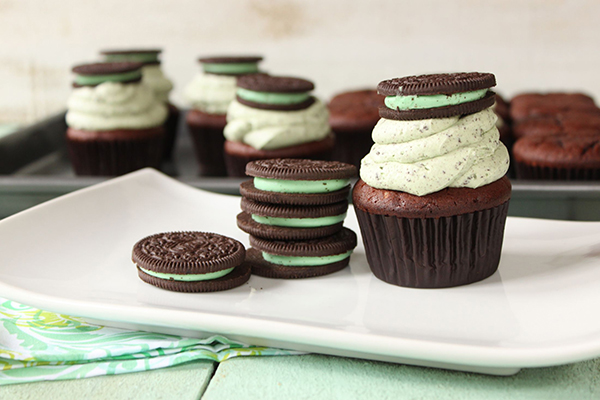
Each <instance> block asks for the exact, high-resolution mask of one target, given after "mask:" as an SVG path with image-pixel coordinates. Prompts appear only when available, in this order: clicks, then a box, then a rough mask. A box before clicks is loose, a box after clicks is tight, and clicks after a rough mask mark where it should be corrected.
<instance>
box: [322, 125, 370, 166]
mask: <svg viewBox="0 0 600 400" xmlns="http://www.w3.org/2000/svg"><path fill="white" fill-rule="evenodd" d="M371 147H373V139H372V138H371V131H367V132H352V133H349V132H344V133H338V134H336V135H335V147H334V149H333V154H332V155H331V159H332V160H335V161H341V162H345V163H348V164H352V165H354V166H356V168H360V161H361V160H362V159H363V158H364V157H365V156H366V155H367V154H368V153H369V151H370V150H371Z"/></svg>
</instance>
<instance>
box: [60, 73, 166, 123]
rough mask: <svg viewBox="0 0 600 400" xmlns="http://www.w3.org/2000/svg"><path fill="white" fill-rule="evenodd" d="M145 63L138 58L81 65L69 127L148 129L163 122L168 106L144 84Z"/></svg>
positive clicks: (71, 103) (69, 116) (70, 98)
mask: <svg viewBox="0 0 600 400" xmlns="http://www.w3.org/2000/svg"><path fill="white" fill-rule="evenodd" d="M141 68H142V64H141V63H134V62H117V63H95V64H84V65H78V66H76V67H74V68H73V72H74V73H75V74H76V77H75V83H74V85H73V86H74V89H73V91H72V93H71V96H70V97H69V100H68V104H67V109H68V110H67V115H66V121H67V125H68V126H69V127H72V128H75V129H82V130H88V131H110V130H117V129H146V128H152V127H157V126H160V125H162V124H163V123H164V121H165V119H166V118H167V107H166V106H165V105H164V104H163V103H162V102H161V101H160V100H158V99H157V98H156V97H155V95H154V93H153V91H152V89H150V88H149V87H147V86H146V85H140V84H139V82H140V80H141V79H142V78H141V77H142V72H141Z"/></svg>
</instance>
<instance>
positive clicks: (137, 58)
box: [100, 49, 162, 65]
mask: <svg viewBox="0 0 600 400" xmlns="http://www.w3.org/2000/svg"><path fill="white" fill-rule="evenodd" d="M160 53H162V50H161V49H127V50H102V51H101V52H100V54H102V55H103V56H104V59H105V60H106V61H108V62H119V61H134V62H141V63H142V64H144V65H159V64H160V60H159V58H158V57H159V55H160Z"/></svg>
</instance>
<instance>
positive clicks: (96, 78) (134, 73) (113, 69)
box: [72, 61, 143, 87]
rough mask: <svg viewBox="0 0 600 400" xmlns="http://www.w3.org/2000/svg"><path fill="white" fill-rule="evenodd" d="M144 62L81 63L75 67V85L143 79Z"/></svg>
mask: <svg viewBox="0 0 600 400" xmlns="http://www.w3.org/2000/svg"><path fill="white" fill-rule="evenodd" d="M142 66H143V64H142V63H139V62H127V61H125V62H112V63H93V64H80V65H76V66H74V67H73V69H72V71H73V73H74V74H75V81H74V82H73V87H82V86H97V85H99V84H101V83H104V82H119V83H135V82H139V81H141V80H142Z"/></svg>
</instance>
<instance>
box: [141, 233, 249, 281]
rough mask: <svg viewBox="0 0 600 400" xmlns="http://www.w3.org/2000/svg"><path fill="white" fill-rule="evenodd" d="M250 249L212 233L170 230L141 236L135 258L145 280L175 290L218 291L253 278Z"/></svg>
mask: <svg viewBox="0 0 600 400" xmlns="http://www.w3.org/2000/svg"><path fill="white" fill-rule="evenodd" d="M245 256H246V250H245V249H244V245H242V243H240V242H238V241H237V240H235V239H232V238H230V237H227V236H223V235H219V234H216V233H208V232H166V233H157V234H155V235H151V236H147V237H145V238H143V239H141V240H140V241H139V242H137V243H136V244H135V245H134V246H133V253H132V260H133V262H134V263H135V264H136V266H137V269H138V276H139V277H140V279H142V280H143V281H144V282H146V283H149V284H151V285H154V286H157V287H159V288H161V289H166V290H171V291H175V292H215V291H220V290H227V289H231V288H234V287H237V286H240V285H242V284H244V283H245V282H247V281H248V279H249V278H250V267H249V265H248V264H247V263H245V262H244V258H245Z"/></svg>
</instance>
